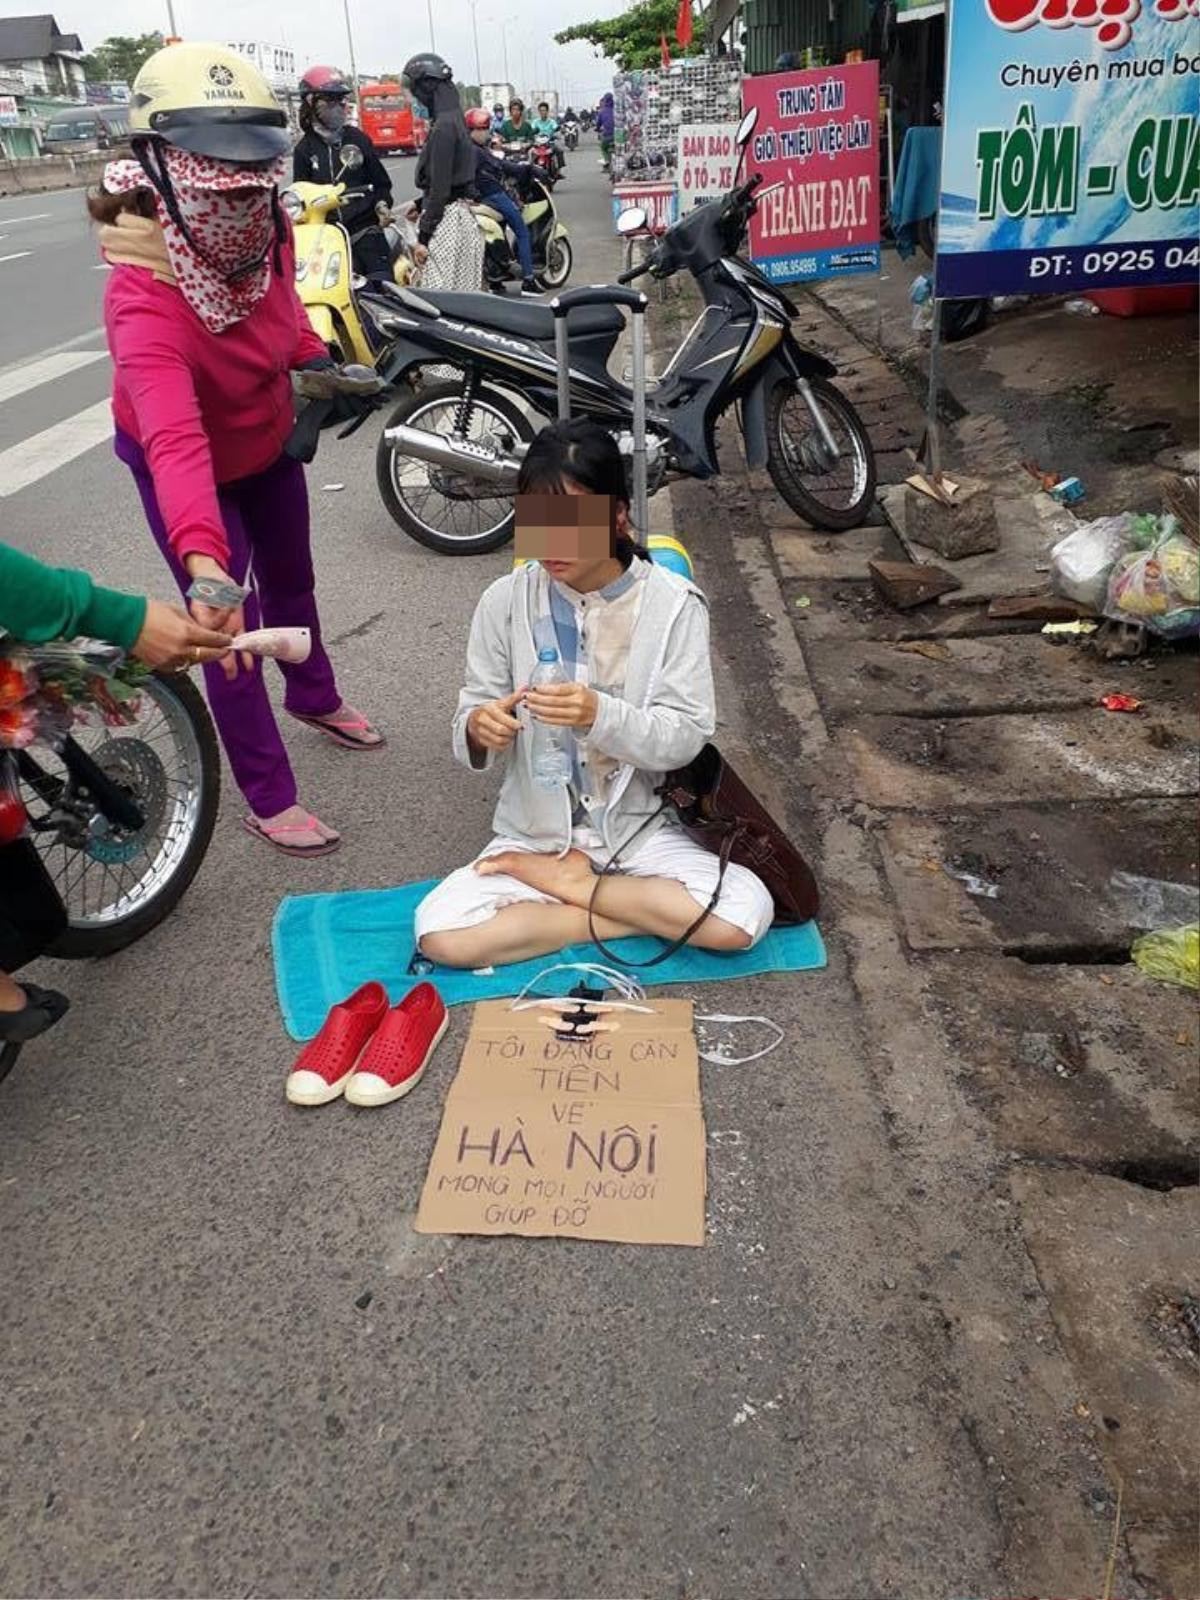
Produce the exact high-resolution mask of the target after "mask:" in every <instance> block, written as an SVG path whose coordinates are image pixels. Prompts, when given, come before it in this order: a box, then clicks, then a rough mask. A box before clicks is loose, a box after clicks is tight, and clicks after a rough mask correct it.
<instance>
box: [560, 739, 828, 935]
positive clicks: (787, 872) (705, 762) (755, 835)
mask: <svg viewBox="0 0 1200 1600" xmlns="http://www.w3.org/2000/svg"><path fill="white" fill-rule="evenodd" d="M655 792H656V793H657V794H659V795H660V796H661V797H662V805H661V806H659V808H658V810H657V811H655V812H654V813H653V814H652V815H651V816H649V817H647V819H646V821H645V822H644V823H643V824H642V826H641V828H639V829H638V831H637V833H635V834H634V835H633V836H632V838H631V839H630V840H629V841H628V843H627V844H626V845H624V846H623V849H625V850H627V849H628V848H629V845H630V844H632V843H633V840H634V839H636V838H637V836H638V833H641V832H643V831H644V829H646V828H648V827H649V826H650V823H651V822H653V821H654V819H655V818H656V817H660V816H661V815H662V814H663V812H664V811H668V810H670V811H674V813H675V816H676V819H677V820H678V822H679V825H680V827H681V828H682V829H683V831H684V832H685V833H686V834H687V835H688V837H689V838H690V839H694V840H695V842H696V843H697V844H700V845H703V846H704V847H705V849H706V850H711V851H712V852H713V854H714V855H716V856H717V857H718V858H719V860H720V870H719V872H718V874H717V886H716V888H715V889H714V890H713V892H712V897H711V899H710V900H709V902H708V905H707V906H706V907H705V908H704V910H703V911H702V912H701V913H700V915H699V916H698V917H697V918H696V920H695V922H693V923H692V925H691V927H690V928H688V929H687V930H686V932H685V933H683V934H682V935H681V937H680V938H678V939H676V940H675V941H674V943H673V944H669V945H668V946H667V947H666V949H665V950H663V951H661V952H660V953H659V954H658V955H656V956H654V957H652V958H651V959H650V960H649V961H628V960H626V959H625V958H624V957H623V956H619V955H617V953H616V952H615V951H613V950H610V949H609V948H608V947H607V946H606V945H605V944H604V943H603V942H602V941H601V940H600V939H599V938H598V937H597V934H596V929H595V910H596V895H597V893H598V892H599V889H600V881H599V880H600V879H602V878H603V877H604V875H605V874H606V873H610V872H613V871H615V870H617V869H618V866H619V860H620V856H621V854H622V851H621V850H618V851H617V852H616V854H615V855H614V856H613V857H612V859H611V860H610V861H609V862H608V863H607V865H606V866H605V867H604V869H603V871H602V872H601V873H600V874H599V878H598V880H597V883H596V887H595V889H594V890H593V891H592V898H591V903H590V905H589V906H588V933H589V935H590V936H591V939H592V943H593V944H595V945H596V947H597V948H598V949H599V950H600V951H601V952H602V953H603V955H604V956H605V957H606V958H607V959H608V960H610V961H615V962H617V963H619V964H620V965H621V966H623V967H656V966H658V964H659V962H661V961H665V960H666V959H667V957H668V956H672V955H674V954H675V952H676V951H677V950H679V949H682V947H683V946H684V945H685V944H686V943H687V942H688V940H689V939H690V938H691V937H692V935H693V934H694V933H695V932H696V930H697V929H698V928H699V927H700V925H701V923H703V922H704V920H705V919H706V918H707V917H709V916H711V914H712V912H713V909H714V908H715V906H716V904H717V901H718V900H719V899H720V896H721V885H722V884H723V882H724V881H725V869H726V868H727V867H728V865H729V863H730V862H731V861H736V862H737V864H738V865H739V866H742V867H748V868H749V870H750V871H751V872H753V873H754V874H755V875H756V876H757V877H759V878H761V879H762V881H763V883H764V884H765V885H766V886H767V888H768V890H769V891H770V894H771V898H772V900H773V901H774V902H775V921H776V922H777V923H780V924H783V925H784V926H789V925H794V924H796V923H800V922H808V921H809V920H810V919H811V918H812V917H815V916H816V914H817V910H818V907H819V905H820V896H819V895H818V893H817V885H816V880H815V879H814V878H813V875H812V871H811V869H810V868H809V865H808V863H807V862H806V861H805V859H804V857H803V856H802V855H801V854H800V852H799V851H798V850H797V849H796V847H795V845H794V844H792V842H791V840H790V839H788V838H787V836H786V835H785V834H784V832H783V830H782V828H780V826H779V824H778V823H777V822H776V821H775V819H774V818H773V817H772V816H771V815H770V813H769V812H768V811H767V810H766V808H765V807H764V806H763V805H762V803H761V802H760V801H759V800H758V799H757V798H756V797H755V796H754V795H753V794H752V793H751V792H750V790H749V789H748V788H747V787H746V785H745V784H744V783H743V782H742V780H741V778H739V777H738V775H737V773H736V772H735V771H734V770H733V768H732V767H731V766H730V764H729V762H728V761H726V759H725V757H724V756H723V755H722V754H721V752H720V751H719V750H718V749H717V747H716V745H714V744H706V745H705V746H704V748H703V749H702V750H701V752H700V754H699V755H698V756H697V757H696V759H695V760H694V761H689V762H688V764H687V766H686V767H679V768H677V769H676V770H675V771H674V772H669V773H668V774H667V776H666V777H665V778H664V779H663V781H662V783H661V784H660V785H659V787H658V789H657V790H656V791H655Z"/></svg>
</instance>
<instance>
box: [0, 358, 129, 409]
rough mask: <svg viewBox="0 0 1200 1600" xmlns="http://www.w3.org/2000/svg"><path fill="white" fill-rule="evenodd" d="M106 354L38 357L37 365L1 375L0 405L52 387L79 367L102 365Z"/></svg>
mask: <svg viewBox="0 0 1200 1600" xmlns="http://www.w3.org/2000/svg"><path fill="white" fill-rule="evenodd" d="M107 355H108V351H107V350H75V351H63V352H62V353H61V354H60V355H44V356H39V357H38V358H37V360H36V361H26V362H25V363H24V364H23V365H22V366H18V367H10V368H9V369H8V371H7V372H0V405H3V404H4V402H5V401H6V400H15V399H16V398H17V396H18V395H22V394H25V393H26V392H27V391H28V390H29V389H36V388H37V387H38V385H39V384H41V383H52V382H53V381H54V379H55V378H65V377H66V375H67V373H68V372H77V371H78V370H79V368H80V367H90V366H91V364H92V362H93V361H103V360H104V359H105V357H106V356H107Z"/></svg>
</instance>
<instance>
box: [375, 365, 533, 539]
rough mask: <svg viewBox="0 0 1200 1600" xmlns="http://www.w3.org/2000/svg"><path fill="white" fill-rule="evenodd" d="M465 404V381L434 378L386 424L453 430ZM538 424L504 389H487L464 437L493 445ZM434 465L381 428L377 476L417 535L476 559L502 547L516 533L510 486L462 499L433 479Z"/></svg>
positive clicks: (524, 436)
mask: <svg viewBox="0 0 1200 1600" xmlns="http://www.w3.org/2000/svg"><path fill="white" fill-rule="evenodd" d="M461 403H462V384H461V383H460V382H450V383H433V384H429V385H428V386H425V387H422V388H421V389H420V390H419V391H418V392H417V393H415V394H413V395H412V396H411V397H410V398H409V399H407V400H402V401H401V402H400V404H399V405H398V406H397V407H396V409H395V410H394V411H393V412H392V414H391V415H390V416H389V417H388V419H387V421H386V422H385V423H384V428H385V430H386V429H387V428H394V427H397V426H399V425H400V424H401V423H404V424H406V425H407V426H408V427H410V428H424V429H426V430H427V431H428V432H430V433H439V434H449V433H452V432H453V431H454V423H455V420H456V414H457V412H458V409H459V406H460V405H461ZM534 431H535V430H534V427H533V424H532V423H531V422H530V421H529V419H528V417H526V416H525V414H524V413H523V412H521V411H519V410H518V409H517V407H516V406H515V405H513V403H512V402H511V401H510V400H508V399H506V398H505V396H504V395H502V394H500V393H499V392H498V391H497V390H495V389H492V388H489V387H487V386H484V387H481V388H480V390H479V392H478V393H477V394H476V396H475V403H474V405H473V406H472V408H471V417H470V421H469V422H468V424H467V430H466V434H465V437H466V438H468V439H470V440H472V441H473V442H474V443H477V444H488V443H491V442H493V441H494V439H495V436H496V435H497V434H498V433H500V432H504V433H508V434H511V435H512V436H513V438H515V439H520V440H524V441H525V442H526V443H528V442H529V441H530V440H531V439H532V438H533V436H534ZM434 470H435V469H434V468H432V467H431V466H430V465H429V463H428V462H425V461H416V460H413V459H412V458H411V457H409V456H405V455H402V454H401V453H400V451H398V450H392V449H391V448H389V446H388V445H387V443H386V442H385V440H384V438H383V435H382V433H381V434H380V438H379V445H378V447H377V449H376V452H375V476H376V481H377V482H378V484H379V492H380V494H381V495H382V496H383V503H384V505H385V506H386V507H387V508H388V511H389V513H390V514H391V516H392V519H393V520H394V521H395V522H396V523H398V524H399V526H400V527H401V528H403V529H404V531H405V533H407V534H408V536H409V538H410V539H415V540H416V541H417V543H418V544H423V545H424V546H425V547H426V549H428V550H436V551H437V552H438V554H439V555H443V556H477V555H484V554H486V552H487V551H489V550H498V549H499V548H500V547H501V545H505V544H507V543H508V541H509V540H510V539H511V538H512V536H513V517H514V513H513V500H512V495H511V494H505V493H504V492H503V491H501V492H499V493H497V494H495V495H490V496H488V497H487V498H486V499H480V500H455V499H453V498H451V497H450V496H448V495H446V494H443V493H442V491H441V490H440V489H438V488H437V487H436V485H435V484H434V483H433V482H432V481H431V474H432V472H433V471H434Z"/></svg>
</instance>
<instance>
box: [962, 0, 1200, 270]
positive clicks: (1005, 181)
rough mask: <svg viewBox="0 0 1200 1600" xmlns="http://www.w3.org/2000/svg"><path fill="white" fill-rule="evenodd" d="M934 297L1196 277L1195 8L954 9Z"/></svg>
mask: <svg viewBox="0 0 1200 1600" xmlns="http://www.w3.org/2000/svg"><path fill="white" fill-rule="evenodd" d="M948 50H949V57H948V65H947V72H946V115H945V129H944V134H943V138H942V183H941V205H940V208H939V211H938V235H937V242H938V248H937V295H938V298H939V299H941V298H943V297H961V298H966V297H968V296H972V295H976V296H982V295H992V294H1074V295H1078V294H1082V293H1083V292H1084V291H1086V290H1088V289H1102V288H1110V289H1117V288H1130V287H1136V286H1140V285H1149V284H1171V283H1195V281H1196V275H1197V268H1198V267H1200V249H1198V248H1197V244H1196V236H1197V232H1200V203H1198V201H1200V182H1198V177H1197V174H1198V171H1200V155H1198V147H1200V119H1198V118H1197V115H1196V106H1197V98H1196V97H1197V90H1198V88H1200V10H1198V8H1197V6H1196V5H1195V3H1194V0H1157V3H1155V4H1154V5H1149V4H1147V5H1145V6H1144V7H1143V5H1142V4H1141V0H1106V3H1105V4H1104V5H1103V6H1101V7H1097V6H1096V5H1095V4H1094V3H1086V0H1057V3H1056V4H1055V5H1054V7H1053V8H1051V7H1050V6H1049V5H1047V4H1046V3H1045V0H973V3H972V4H969V5H955V6H953V7H952V8H951V12H950V39H949V45H948Z"/></svg>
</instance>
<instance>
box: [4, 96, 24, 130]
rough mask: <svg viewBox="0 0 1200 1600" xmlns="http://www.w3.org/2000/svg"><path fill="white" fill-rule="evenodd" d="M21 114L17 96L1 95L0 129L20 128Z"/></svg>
mask: <svg viewBox="0 0 1200 1600" xmlns="http://www.w3.org/2000/svg"><path fill="white" fill-rule="evenodd" d="M20 126H21V113H20V111H19V110H18V109H17V100H16V96H15V95H11V94H0V128H19V127H20Z"/></svg>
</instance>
